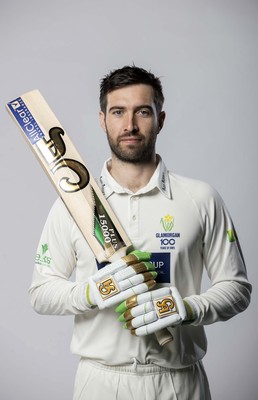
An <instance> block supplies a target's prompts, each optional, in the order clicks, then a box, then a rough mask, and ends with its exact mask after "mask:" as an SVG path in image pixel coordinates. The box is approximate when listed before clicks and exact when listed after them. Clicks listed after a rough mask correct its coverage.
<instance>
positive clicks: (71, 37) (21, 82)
mask: <svg viewBox="0 0 258 400" xmlns="http://www.w3.org/2000/svg"><path fill="white" fill-rule="evenodd" d="M0 7H1V9H0V41H1V48H0V49H1V53H0V54H1V64H0V66H1V74H0V93H1V107H0V120H1V128H0V129H1V146H0V161H1V169H0V171H1V208H0V210H1V211H0V212H1V240H0V243H1V253H0V257H1V258H0V259H1V280H0V307H1V316H0V325H1V326H0V332H1V341H0V346H1V350H0V351H1V353H0V354H1V357H0V381H1V382H0V398H1V399H3V400H14V399H17V398H23V399H33V400H34V399H37V400H43V399H62V400H70V399H71V398H72V388H73V381H74V375H75V371H76V366H77V362H78V359H77V357H75V356H72V355H71V354H70V351H69V345H70V338H71V334H72V326H73V318H72V317H50V316H40V315H37V314H36V313H35V312H34V311H33V310H32V309H31V306H30V303H29V298H28V295H27V289H28V287H29V284H30V280H31V274H32V271H33V259H34V254H35V249H36V246H37V243H38V240H39V235H40V233H41V230H42V226H43V223H44V221H45V219H46V216H47V214H48V211H49V208H50V207H51V205H52V203H53V201H54V199H55V198H56V194H55V191H54V189H53V188H52V186H51V185H50V183H49V181H48V179H47V178H46V176H45V175H44V172H43V171H42V170H41V167H40V166H39V165H38V163H37V161H36V160H35V158H34V156H33V155H32V153H31V151H30V150H29V148H28V146H27V145H26V143H25V141H24V139H23V138H22V137H21V135H20V133H19V131H18V129H17V128H16V127H15V125H14V123H13V122H12V121H11V119H10V117H9V116H8V114H7V113H6V111H5V110H4V104H5V103H6V102H8V101H10V100H12V99H13V98H15V97H17V96H18V95H20V94H22V93H24V92H26V91H28V90H31V89H34V88H38V89H40V90H41V91H42V93H43V94H44V96H45V97H46V99H47V101H48V102H49V103H50V105H51V106H52V108H53V109H54V111H55V113H56V114H57V116H58V117H59V119H60V120H61V122H62V123H63V125H64V126H65V127H66V129H67V131H68V133H69V134H70V136H71V137H72V139H73V141H74V142H75V144H76V146H78V147H79V148H80V151H81V153H82V156H83V158H84V159H85V160H86V161H87V162H88V164H89V165H90V166H91V170H92V172H93V173H94V175H97V174H98V172H99V169H100V168H101V166H102V162H103V160H104V159H105V158H107V157H108V155H109V152H108V147H107V144H106V140H105V136H104V134H103V133H102V131H101V128H100V126H99V122H98V109H99V108H98V86H99V80H100V78H101V77H102V76H103V75H104V74H106V73H107V72H108V71H109V70H110V69H113V68H116V67H121V66H123V65H124V64H131V63H132V62H134V63H135V64H137V65H140V66H143V67H145V68H147V69H151V70H152V71H153V72H154V73H155V74H157V75H159V76H161V77H162V82H163V85H164V91H165V97H166V103H165V110H166V112H167V120H166V123H165V127H164V129H163V131H162V133H161V135H160V137H159V143H158V151H159V152H160V153H161V154H162V155H163V157H164V159H165V161H166V163H167V164H168V166H169V167H170V169H172V170H173V171H174V172H176V173H179V174H184V175H188V176H191V177H193V178H198V179H202V180H205V181H208V182H209V183H211V184H212V185H213V186H215V187H216V188H217V190H218V191H219V192H220V194H221V195H222V197H223V198H224V200H225V202H226V204H227V205H228V208H229V209H230V212H231V215H232V217H233V219H234V222H235V225H236V227H237V230H238V234H239V237H240V241H241V244H242V248H243V252H244V254H245V258H246V263H247V267H248V271H249V278H250V280H251V282H252V283H253V285H254V291H253V297H252V304H251V306H250V307H249V309H248V310H247V311H246V312H245V313H243V314H241V315H239V316H237V317H235V318H234V319H232V320H230V321H228V322H227V323H218V324H215V325H212V326H209V327H207V329H206V332H207V336H208V341H209V350H208V354H207V356H206V357H205V360H204V363H205V366H206V369H207V372H208V375H209V379H210V385H211V390H212V393H213V399H214V400H224V399H225V400H243V399H244V400H254V399H256V398H257V393H258V379H257V378H258V374H257V372H258V361H257V323H256V319H257V313H256V311H255V310H256V304H257V256H256V246H257V243H256V241H257V200H258V198H257V197H258V196H257V100H258V99H257V95H258V90H257V89H258V88H257V71H258V62H257V61H258V57H257V43H258V41H257V39H258V37H257V33H258V1H257V0H214V1H212V0H206V1H205V0H178V1H176V0H158V1H156V0H109V1H105V0H102V1H100V0H96V1H90V0H84V1H83V0H73V1H71V0H52V1H46V0H45V1H37V0H8V1H7V0H6V1H4V0H1V1H0ZM206 286H207V280H206V279H204V288H205V287H206Z"/></svg>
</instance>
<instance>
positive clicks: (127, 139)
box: [100, 84, 165, 163]
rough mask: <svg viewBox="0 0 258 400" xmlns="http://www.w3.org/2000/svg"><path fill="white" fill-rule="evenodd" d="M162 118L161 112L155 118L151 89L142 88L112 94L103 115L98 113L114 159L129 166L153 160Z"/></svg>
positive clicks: (138, 86) (134, 86)
mask: <svg viewBox="0 0 258 400" xmlns="http://www.w3.org/2000/svg"><path fill="white" fill-rule="evenodd" d="M164 118H165V113H164V112H161V113H160V114H159V115H158V114H157V110H156V106H155V103H154V99H153V89H152V87H151V86H149V85H143V84H139V85H130V86H126V87H124V88H121V89H117V90H114V91H112V92H111V93H109V94H108V96H107V108H106V114H104V113H103V112H100V121H101V126H102V128H103V129H104V131H105V132H106V134H107V138H108V142H109V145H110V148H111V151H112V153H113V156H115V157H117V158H118V159H119V160H121V161H125V162H131V163H145V162H149V161H151V160H153V158H154V157H155V143H156V138H157V134H158V133H159V131H160V129H161V128H162V126H163V122H164Z"/></svg>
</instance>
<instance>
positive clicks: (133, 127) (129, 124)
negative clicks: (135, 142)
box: [124, 114, 139, 133]
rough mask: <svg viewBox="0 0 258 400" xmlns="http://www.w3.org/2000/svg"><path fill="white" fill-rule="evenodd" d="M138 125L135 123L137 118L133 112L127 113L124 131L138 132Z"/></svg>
mask: <svg viewBox="0 0 258 400" xmlns="http://www.w3.org/2000/svg"><path fill="white" fill-rule="evenodd" d="M138 130H139V129H138V125H137V119H136V117H135V115H134V114H128V115H127V119H126V121H125V127H124V131H125V132H132V133H134V132H138Z"/></svg>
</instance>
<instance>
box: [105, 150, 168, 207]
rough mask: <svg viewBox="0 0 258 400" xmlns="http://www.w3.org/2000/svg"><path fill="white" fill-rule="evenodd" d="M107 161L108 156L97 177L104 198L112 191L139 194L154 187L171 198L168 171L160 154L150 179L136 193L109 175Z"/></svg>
mask: <svg viewBox="0 0 258 400" xmlns="http://www.w3.org/2000/svg"><path fill="white" fill-rule="evenodd" d="M108 162H110V158H109V159H108V160H107V161H105V163H104V165H103V168H102V171H101V175H100V178H99V182H100V185H101V190H102V193H103V194H104V196H105V197H106V198H108V197H109V196H111V195H112V193H128V194H134V195H136V194H137V195H140V194H144V193H147V192H150V191H151V190H153V189H155V188H158V189H159V190H160V192H161V193H162V194H163V195H164V196H166V197H167V198H168V199H172V192H171V185H170V180H169V173H168V170H167V168H166V165H165V163H164V162H163V160H162V158H161V157H160V156H159V163H158V166H157V168H156V170H155V172H154V174H153V175H152V177H151V179H150V181H149V182H148V183H147V185H146V186H144V187H143V188H141V189H140V190H139V191H138V192H137V193H133V192H131V190H129V189H127V188H124V187H123V186H121V185H119V183H118V182H117V181H116V180H115V179H114V178H113V177H112V176H111V175H110V173H109V171H108V168H107V165H108Z"/></svg>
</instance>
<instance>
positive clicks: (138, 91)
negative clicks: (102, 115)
mask: <svg viewBox="0 0 258 400" xmlns="http://www.w3.org/2000/svg"><path fill="white" fill-rule="evenodd" d="M139 105H150V106H154V93H153V88H152V87H151V86H150V85H144V84H139V85H130V86H125V87H123V88H119V89H116V90H113V91H112V92H110V93H108V95H107V109H109V108H110V107H114V106H120V107H129V106H132V107H133V106H136V107H137V106H139Z"/></svg>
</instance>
